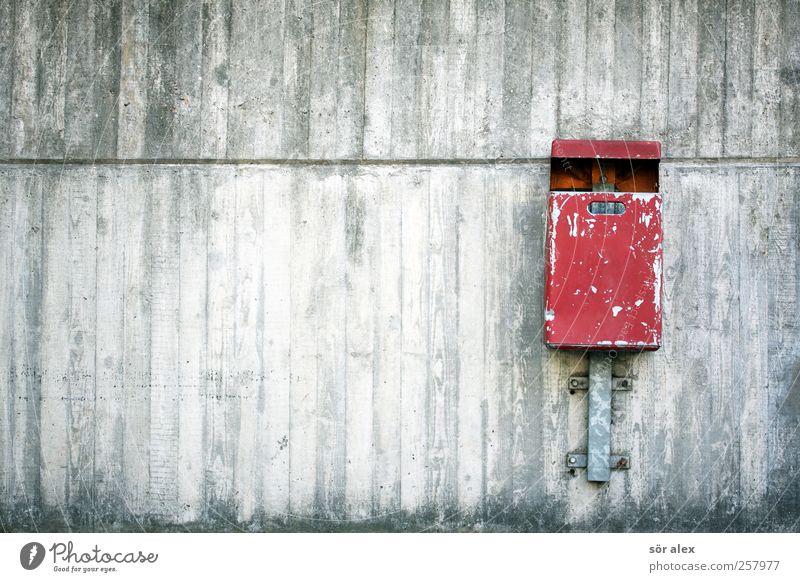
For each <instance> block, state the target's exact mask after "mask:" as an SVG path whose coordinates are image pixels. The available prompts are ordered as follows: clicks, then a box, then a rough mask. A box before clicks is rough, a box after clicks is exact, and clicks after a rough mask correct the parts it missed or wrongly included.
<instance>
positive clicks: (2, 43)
mask: <svg viewBox="0 0 800 582" xmlns="http://www.w3.org/2000/svg"><path fill="white" fill-rule="evenodd" d="M16 10H18V7H17V5H16V3H15V2H14V1H13V0H3V1H2V2H0V127H4V128H6V130H5V131H3V132H0V157H4V158H7V157H10V155H11V146H12V142H13V135H14V134H13V127H12V125H11V101H12V95H13V88H14V83H13V79H14V41H15V39H16V34H15V30H14V27H15V24H16V22H15V20H16V19H15V16H14V13H15V12H16Z"/></svg>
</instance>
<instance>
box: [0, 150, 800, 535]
mask: <svg viewBox="0 0 800 582" xmlns="http://www.w3.org/2000/svg"><path fill="white" fill-rule="evenodd" d="M0 180H2V191H3V193H4V198H3V212H2V226H3V230H2V231H1V232H2V233H3V237H4V239H8V240H13V241H14V243H13V244H12V245H11V246H10V247H4V249H6V248H7V249H10V250H9V252H10V254H8V255H3V257H4V258H3V260H4V262H5V263H4V264H10V265H11V272H12V276H11V277H9V278H7V279H4V286H3V294H2V296H1V297H2V298H3V299H2V301H3V303H2V306H3V309H4V313H6V316H5V317H8V318H10V321H12V325H10V326H4V328H3V336H2V338H1V339H2V344H0V345H2V350H3V352H2V354H3V362H2V364H3V374H4V376H3V377H4V384H3V386H2V388H3V391H4V394H9V395H10V398H5V399H4V404H3V408H2V412H3V424H2V425H1V426H2V431H0V442H2V443H3V444H4V455H3V457H2V472H0V476H2V487H3V490H4V492H7V493H8V495H7V497H6V499H7V500H6V501H5V505H3V527H6V528H9V527H11V528H12V529H35V527H38V526H40V525H42V524H43V523H47V524H50V526H52V527H55V528H59V529H66V528H74V529H98V530H103V529H133V530H139V529H144V528H148V527H159V524H161V525H166V524H170V523H171V524H175V525H177V526H178V527H180V526H179V525H178V524H184V525H185V526H186V527H189V528H191V527H198V526H202V527H210V528H219V529H236V528H239V527H252V528H281V527H297V528H301V529H302V528H304V527H309V526H308V524H309V523H316V524H317V525H316V526H314V527H323V528H353V527H355V528H357V527H361V526H363V525H365V524H370V525H369V527H377V528H379V529H380V528H397V527H401V528H402V527H411V528H423V529H424V528H431V527H433V528H444V529H447V528H449V527H454V526H455V524H459V527H480V528H482V529H518V530H526V531H528V530H540V529H542V530H548V531H550V530H562V531H564V530H567V531H570V530H600V531H605V530H612V531H625V530H634V531H638V530H645V531H661V530H665V531H674V530H678V531H685V530H692V529H698V530H712V531H721V530H725V529H727V530H745V531H749V530H752V529H757V528H763V529H767V530H769V529H787V528H791V527H792V524H793V523H794V521H795V520H796V512H797V499H798V487H797V480H796V462H797V453H796V444H797V441H798V436H797V433H798V430H797V427H798V423H797V414H796V412H797V410H796V409H797V406H796V405H795V404H796V402H795V401H796V400H797V398H796V394H797V390H796V385H797V378H796V377H797V369H798V365H797V361H798V356H797V353H796V352H797V350H796V348H795V347H794V346H795V344H796V341H795V338H796V333H797V329H798V325H797V316H796V313H797V309H796V303H797V296H798V291H799V289H798V283H797V280H798V279H797V277H794V276H786V273H787V272H790V273H794V271H796V270H797V265H798V261H797V257H796V253H797V248H798V246H797V232H798V230H797V226H796V218H797V215H798V210H797V209H798V205H797V197H796V194H795V192H796V188H797V183H798V182H797V181H798V171H797V169H796V168H795V167H793V166H789V165H783V166H780V167H776V166H775V165H772V164H761V165H751V166H743V167H738V168H737V167H735V166H727V167H718V166H707V165H679V166H670V165H666V166H665V168H664V171H663V174H662V182H663V190H664V196H665V207H664V211H665V232H666V233H667V238H666V247H665V255H664V260H665V270H664V316H665V344H664V347H663V348H662V349H661V350H660V351H658V352H655V353H652V354H643V355H628V356H624V357H623V356H621V357H620V358H619V359H618V361H617V362H616V363H615V373H616V374H618V375H619V374H628V375H629V376H631V377H632V378H633V379H634V390H633V391H632V392H617V393H615V395H614V406H613V415H614V416H613V418H614V424H613V428H612V447H613V448H614V450H615V451H618V452H621V453H625V454H628V455H629V456H630V458H631V463H632V465H631V469H630V470H629V471H627V472H624V473H621V472H615V473H614V474H613V475H612V481H611V483H610V484H609V485H607V486H604V487H598V486H596V485H595V484H590V483H587V482H586V481H585V478H584V475H583V472H582V471H577V472H576V473H575V474H574V475H573V474H571V473H570V471H569V470H567V469H566V467H565V466H564V457H565V455H566V453H567V452H570V451H574V450H581V449H582V448H585V446H586V398H585V394H581V393H580V391H578V393H576V394H570V393H569V391H568V389H567V379H568V378H569V376H570V375H573V374H581V373H584V374H585V373H586V370H587V367H586V360H585V358H581V355H580V354H564V353H556V352H552V351H548V350H545V349H544V347H543V346H542V345H541V343H540V342H541V338H540V337H539V336H540V329H541V324H542V314H541V310H540V304H541V291H542V288H541V285H542V273H541V269H542V265H543V258H542V251H543V247H542V245H541V242H542V239H541V237H542V235H543V229H544V224H545V221H544V216H543V210H544V202H545V188H546V180H547V167H546V166H543V165H538V166H532V167H530V166H516V165H512V166H503V167H494V168H484V167H483V166H469V167H451V168H446V169H445V168H437V167H434V168H431V167H428V166H422V165H419V166H411V167H408V166H403V167H387V168H383V167H376V168H372V169H358V170H352V169H346V170H343V169H342V168H337V167H318V168H310V169H305V168H303V169H293V170H289V169H287V168H283V167H280V166H272V167H269V166H267V167H244V166H243V167H241V168H239V169H238V170H235V169H232V168H227V167H211V168H191V169H190V168H183V169H182V168H174V167H155V168H147V169H146V170H144V171H142V170H141V169H139V168H136V167H121V166H120V167H115V166H103V167H100V168H97V169H92V170H85V169H83V168H76V167H67V168H64V169H61V168H39V169H36V170H33V169H28V168H23V167H16V168H13V169H5V170H4V171H3V172H2V173H0ZM700 199H702V201H703V204H693V203H692V201H693V200H700ZM687 233H691V235H688V234H687ZM95 249H96V250H95ZM299 258H304V260H298V259H299ZM12 312H13V313H12ZM687 346H688V347H687ZM734 354H740V356H741V357H739V358H735V357H734ZM39 422H41V427H40V425H39ZM40 482H41V485H40ZM45 516H46V517H45ZM308 518H313V519H314V520H317V521H312V522H308V521H303V520H304V519H308ZM42 519H46V520H47V521H44V522H43V521H42ZM410 520H411V521H410ZM292 524H295V525H292ZM303 524H305V525H303ZM319 524H325V525H322V526H320V525H319Z"/></svg>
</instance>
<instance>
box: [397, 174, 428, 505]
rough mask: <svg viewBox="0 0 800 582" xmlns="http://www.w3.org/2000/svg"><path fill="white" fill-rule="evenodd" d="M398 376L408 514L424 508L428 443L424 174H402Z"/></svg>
mask: <svg viewBox="0 0 800 582" xmlns="http://www.w3.org/2000/svg"><path fill="white" fill-rule="evenodd" d="M400 179H401V180H402V182H400V184H401V188H403V195H402V198H401V204H402V217H401V219H400V220H401V231H402V234H401V236H402V239H401V243H400V245H401V246H400V253H401V254H400V257H401V258H400V261H401V269H402V270H401V285H402V287H401V290H400V298H401V306H400V309H401V315H400V318H401V323H400V326H401V334H402V345H401V351H402V354H403V364H402V370H401V372H400V378H401V386H400V422H401V428H400V453H401V460H400V478H401V481H400V495H401V497H400V507H401V509H403V510H405V511H409V512H414V511H416V510H419V509H422V508H424V507H426V506H427V505H428V497H427V491H426V487H427V481H426V470H425V469H426V464H427V463H426V461H427V457H428V451H429V448H430V442H429V440H428V434H427V425H428V423H429V422H430V420H429V411H428V405H427V404H428V390H429V386H428V366H429V362H428V353H429V350H430V347H429V344H428V338H429V321H428V310H429V303H430V294H429V288H428V284H429V279H428V273H429V264H430V259H429V252H430V251H429V249H430V245H429V244H428V224H429V210H428V209H429V202H428V188H429V182H430V179H429V175H428V172H419V173H415V174H412V175H407V176H402V177H401V178H400Z"/></svg>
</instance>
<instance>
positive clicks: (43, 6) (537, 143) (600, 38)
mask: <svg viewBox="0 0 800 582" xmlns="http://www.w3.org/2000/svg"><path fill="white" fill-rule="evenodd" d="M724 6H725V7H726V8H725V9H722V8H721V7H720V4H719V3H718V2H709V1H705V0H673V1H672V2H665V1H662V0H617V1H616V2H605V1H604V2H595V1H591V2H586V1H581V0H542V1H537V2H530V1H529V0H506V1H505V2H504V1H502V0H451V1H449V2H444V1H441V0H424V1H422V2H420V1H419V0H394V1H392V0H371V1H369V2H367V1H365V0H328V1H321V2H311V1H310V0H309V1H303V0H292V1H288V2H285V1H284V0H271V1H267V2H264V1H262V0H220V1H214V2H211V1H205V2H200V1H197V0H178V1H175V2H159V1H154V2H147V1H146V0H109V1H107V2H94V1H92V0H77V1H70V2H67V1H66V0H63V1H54V0H1V1H0V127H2V128H4V130H3V131H0V158H9V159H18V158H63V157H65V156H66V157H70V158H82V159H95V158H102V159H115V158H116V159H130V158H176V159H182V158H212V159H253V158H256V159H262V158H274V159H283V158H314V159H323V158H325V159H327V158H353V159H357V158H362V157H363V158H381V159H394V158H411V159H413V158H487V157H489V158H501V157H502V158H517V157H543V156H545V155H547V153H548V144H549V142H550V140H551V139H552V138H553V137H554V136H559V137H562V138H579V137H594V138H626V137H630V138H651V139H660V140H662V141H663V142H664V145H665V152H666V155H668V156H671V157H681V158H690V157H695V156H701V157H715V156H786V155H791V156H798V155H800V130H799V129H798V128H800V96H799V95H798V87H799V86H800V43H798V42H797V38H798V36H800V4H798V2H797V1H796V0H783V1H781V0H756V1H755V2H752V1H748V2H745V1H741V0H736V1H734V0H730V1H728V2H726V3H724Z"/></svg>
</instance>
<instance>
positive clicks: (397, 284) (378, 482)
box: [357, 171, 404, 519]
mask: <svg viewBox="0 0 800 582" xmlns="http://www.w3.org/2000/svg"><path fill="white" fill-rule="evenodd" d="M377 178H378V180H377V181H376V182H373V180H372V178H371V177H370V176H369V175H365V176H363V178H362V179H361V180H359V183H358V185H357V188H358V190H359V191H362V190H363V191H364V192H365V193H369V194H370V195H371V196H374V197H375V198H374V200H375V206H374V208H373V212H375V213H376V215H377V216H376V219H375V220H376V223H377V225H376V229H377V234H376V249H375V258H374V271H373V273H374V284H375V285H376V286H377V288H376V291H375V294H376V298H375V328H374V330H375V339H374V342H375V343H374V346H373V350H374V352H373V354H374V356H373V357H374V366H375V368H374V383H373V388H372V403H373V410H372V425H373V439H374V447H375V454H374V464H373V467H374V468H373V491H372V495H373V512H374V515H375V517H376V518H378V519H381V518H384V519H385V518H391V516H392V515H394V514H396V513H397V512H398V511H399V510H400V501H401V483H402V476H401V472H402V448H401V445H402V437H401V434H402V411H403V405H402V377H403V376H402V374H403V360H404V356H403V349H402V348H403V345H402V340H403V336H402V314H403V308H402V297H403V295H402V293H403V287H402V279H403V275H402V270H403V262H402V260H403V257H402V242H403V238H402V227H403V224H402V218H403V214H402V205H403V198H404V194H403V193H402V192H399V191H398V190H396V189H395V188H393V187H392V183H393V180H394V174H393V173H391V171H390V172H383V173H381V174H380V175H379V176H378V177H377ZM373 186H374V188H375V189H373Z"/></svg>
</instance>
